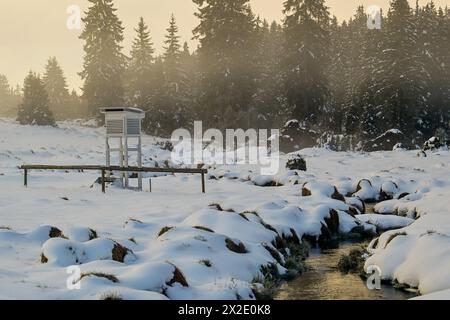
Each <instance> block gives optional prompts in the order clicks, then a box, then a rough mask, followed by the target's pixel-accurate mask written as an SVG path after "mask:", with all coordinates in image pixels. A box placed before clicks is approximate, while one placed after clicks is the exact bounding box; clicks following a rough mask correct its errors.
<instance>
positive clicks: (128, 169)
mask: <svg viewBox="0 0 450 320" xmlns="http://www.w3.org/2000/svg"><path fill="white" fill-rule="evenodd" d="M20 169H21V170H23V172H24V175H23V176H24V178H23V179H24V185H25V186H26V187H27V186H28V173H29V171H30V170H79V171H100V172H101V174H102V178H101V183H102V192H103V193H105V192H106V172H111V171H119V172H150V173H173V174H175V173H187V174H201V175H202V192H203V193H205V192H206V186H205V174H207V173H208V170H207V169H183V168H150V167H142V168H139V167H120V166H99V165H61V166H60V165H22V166H20Z"/></svg>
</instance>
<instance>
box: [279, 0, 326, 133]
mask: <svg viewBox="0 0 450 320" xmlns="http://www.w3.org/2000/svg"><path fill="white" fill-rule="evenodd" d="M283 12H284V14H285V21H284V29H285V37H286V42H285V48H284V49H285V52H284V71H285V86H286V90H287V99H288V102H289V104H290V106H291V108H292V118H294V119H297V120H298V121H300V123H302V124H303V125H304V126H308V127H314V126H316V127H317V126H320V125H321V122H323V116H324V113H325V111H326V109H327V102H328V101H329V83H328V77H327V66H328V64H329V63H330V61H329V49H330V47H329V45H330V35H329V22H330V16H329V12H328V8H327V7H326V5H325V0H317V1H309V0H287V1H286V2H285V3H284V10H283Z"/></svg>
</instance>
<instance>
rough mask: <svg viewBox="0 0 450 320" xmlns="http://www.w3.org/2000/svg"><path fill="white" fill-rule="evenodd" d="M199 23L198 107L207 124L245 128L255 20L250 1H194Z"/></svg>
mask: <svg viewBox="0 0 450 320" xmlns="http://www.w3.org/2000/svg"><path fill="white" fill-rule="evenodd" d="M193 2H194V3H195V4H197V5H198V6H199V8H198V12H197V13H196V16H197V17H198V18H199V20H200V24H199V25H198V26H197V27H196V28H195V29H194V35H195V38H196V39H198V40H199V41H200V47H199V49H198V59H199V68H200V77H201V81H202V82H201V92H200V93H199V95H200V97H199V99H200V100H199V106H200V108H201V109H199V110H198V114H199V116H200V118H201V119H202V120H203V121H204V122H205V125H206V126H209V127H215V128H220V129H225V128H235V127H248V126H251V124H250V123H249V119H250V115H249V106H250V105H251V102H252V98H253V95H254V93H255V89H256V84H255V75H256V65H255V64H256V63H255V61H254V60H255V59H254V51H255V48H256V44H255V37H254V32H255V23H254V16H253V14H252V11H251V9H250V5H249V0H193Z"/></svg>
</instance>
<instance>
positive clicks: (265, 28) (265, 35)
mask: <svg viewBox="0 0 450 320" xmlns="http://www.w3.org/2000/svg"><path fill="white" fill-rule="evenodd" d="M257 40H258V41H257V42H258V46H257V49H256V50H255V57H256V62H257V70H258V74H257V78H256V81H257V82H256V85H257V90H256V92H255V95H254V98H253V101H252V108H251V115H252V118H251V124H252V127H255V128H261V129H267V128H279V127H281V126H282V125H283V124H284V123H285V122H286V120H288V119H287V118H288V116H287V115H286V113H287V103H286V99H285V97H284V92H283V78H282V74H281V72H280V64H281V57H282V53H283V52H282V47H283V31H282V27H281V26H280V25H279V24H278V23H277V22H275V21H274V22H272V23H271V24H270V25H269V23H268V22H267V21H265V20H264V21H260V20H259V19H258V21H257Z"/></svg>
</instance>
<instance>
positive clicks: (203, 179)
mask: <svg viewBox="0 0 450 320" xmlns="http://www.w3.org/2000/svg"><path fill="white" fill-rule="evenodd" d="M202 192H203V193H206V188H205V173H204V172H202Z"/></svg>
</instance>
